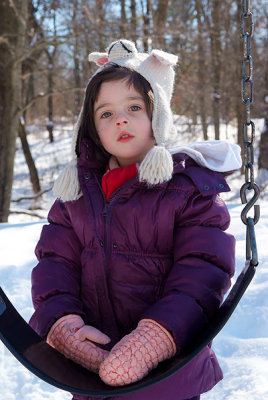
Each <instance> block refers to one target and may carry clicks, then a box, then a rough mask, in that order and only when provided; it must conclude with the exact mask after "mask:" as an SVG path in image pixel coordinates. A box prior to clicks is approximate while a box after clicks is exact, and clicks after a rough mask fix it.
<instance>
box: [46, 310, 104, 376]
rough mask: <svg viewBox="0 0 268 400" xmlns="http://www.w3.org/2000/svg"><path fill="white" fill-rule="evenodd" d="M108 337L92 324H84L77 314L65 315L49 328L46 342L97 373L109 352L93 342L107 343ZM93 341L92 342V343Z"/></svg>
mask: <svg viewBox="0 0 268 400" xmlns="http://www.w3.org/2000/svg"><path fill="white" fill-rule="evenodd" d="M109 341H110V338H109V337H108V336H106V335H105V334H104V333H102V332H101V331H99V330H98V329H96V328H94V327H93V326H89V325H85V324H84V321H83V320H82V318H81V317H79V315H73V314H70V315H66V316H64V317H62V318H60V319H59V320H58V321H57V322H55V324H54V325H53V326H52V328H51V329H50V331H49V333H48V336H47V343H48V344H49V345H50V346H52V347H54V348H55V349H56V350H58V351H59V352H60V353H62V354H64V355H65V357H67V358H70V359H71V360H73V361H75V362H76V363H77V364H80V365H82V366H83V367H85V368H87V369H89V370H90V371H93V372H96V373H98V371H99V366H100V364H101V362H102V361H103V360H104V359H105V358H106V357H107V355H108V354H109V352H108V351H106V350H103V349H101V348H100V347H98V346H97V345H96V344H95V343H99V344H106V343H109ZM93 342H94V343H93Z"/></svg>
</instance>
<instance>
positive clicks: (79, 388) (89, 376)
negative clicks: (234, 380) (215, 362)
mask: <svg viewBox="0 0 268 400" xmlns="http://www.w3.org/2000/svg"><path fill="white" fill-rule="evenodd" d="M255 270H256V266H255V265H252V263H251V262H247V263H246V266H245V267H244V269H243V270H242V272H241V273H240V275H239V276H238V278H237V280H236V282H235V284H234V285H233V287H232V289H231V291H230V292H229V295H228V296H227V297H226V299H225V301H224V302H223V304H222V305H221V307H220V309H219V310H218V312H217V314H216V315H215V317H214V318H213V320H211V321H210V323H209V324H207V326H206V327H205V328H204V329H203V330H201V331H200V332H198V334H197V335H196V338H195V339H194V340H193V341H192V342H191V344H190V345H189V346H188V347H187V348H186V349H185V350H184V352H183V353H182V354H180V355H178V356H177V357H173V358H172V359H170V360H167V361H164V362H162V363H160V364H159V366H158V367H157V368H156V369H154V370H153V371H151V372H150V373H149V374H148V375H147V376H146V377H145V378H143V379H142V380H141V381H139V382H136V383H133V384H131V385H126V386H122V387H111V386H108V385H106V384H105V383H103V382H102V381H101V379H100V378H99V376H98V375H97V374H94V373H92V372H90V371H88V370H86V369H85V368H83V367H81V366H79V365H77V364H75V363H74V362H72V361H71V360H69V359H67V358H65V357H64V356H63V355H62V354H60V353H59V352H57V351H56V350H55V349H53V348H52V347H51V346H49V345H48V344H47V343H46V342H45V341H44V340H43V339H42V338H41V337H40V336H39V335H38V334H37V333H36V332H35V331H34V330H33V329H32V328H31V327H30V326H29V325H28V324H27V323H26V321H25V320H24V319H23V318H22V316H21V315H20V314H19V313H18V312H17V310H16V309H15V308H14V306H13V305H12V304H11V302H10V301H9V299H8V298H7V296H6V295H5V293H4V291H3V290H2V289H1V287H0V339H1V340H2V342H3V343H4V345H5V346H6V347H7V348H8V349H9V350H10V351H11V353H12V354H13V355H14V356H15V357H16V358H17V359H18V360H19V361H20V362H21V363H22V364H23V365H24V366H25V367H26V368H27V369H29V370H30V371H31V372H32V373H34V374H35V375H36V376H38V377H39V378H40V379H42V380H44V381H46V382H47V383H49V384H51V385H53V386H55V387H57V388H59V389H62V390H66V391H68V392H72V393H76V394H80V395H87V396H92V397H104V398H105V397H113V396H118V395H121V396H122V395H124V394H127V393H130V392H134V391H138V390H140V389H142V388H145V387H147V386H150V385H152V384H154V383H156V382H158V381H160V380H162V379H165V378H167V377H168V376H170V375H171V374H173V373H175V372H176V371H178V370H179V369H180V368H182V367H183V366H184V365H186V364H187V363H188V362H189V361H190V360H192V359H193V358H194V357H195V356H196V355H197V354H198V353H199V352H200V351H201V350H202V349H203V348H204V347H205V346H206V345H208V344H209V343H210V342H211V341H212V340H213V338H214V337H215V336H216V335H217V334H218V333H219V332H220V330H221V329H222V328H223V326H224V325H225V324H226V322H227V321H228V319H229V318H230V316H231V314H232V313H233V311H234V310H235V308H236V306H237V305H238V303H239V301H240V299H241V297H242V295H243V294H244V292H245V290H246V289H247V287H248V285H249V284H250V282H251V280H252V278H253V276H254V274H255Z"/></svg>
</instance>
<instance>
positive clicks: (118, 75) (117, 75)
mask: <svg viewBox="0 0 268 400" xmlns="http://www.w3.org/2000/svg"><path fill="white" fill-rule="evenodd" d="M121 79H123V80H126V82H127V83H128V85H129V86H131V85H133V86H134V88H135V89H136V90H137V92H139V93H140V94H141V96H142V97H143V99H144V101H145V105H146V111H147V114H148V117H149V118H150V120H152V114H153V105H154V97H153V91H152V88H151V85H150V84H149V82H148V81H147V80H146V79H145V78H143V76H142V75H140V74H139V73H138V72H136V71H134V70H131V69H129V68H125V67H121V66H119V65H117V64H110V63H109V65H107V67H104V68H103V70H102V71H100V72H98V73H97V74H96V75H94V76H93V77H92V79H91V80H90V81H89V83H88V85H87V89H86V93H85V100H84V108H83V113H82V118H81V124H80V128H79V132H78V140H77V146H76V152H77V153H78V154H77V155H78V156H79V153H80V143H81V140H82V139H83V138H90V139H91V140H92V141H93V142H94V144H95V145H96V146H97V147H98V148H99V150H101V153H102V154H103V155H106V156H107V155H108V153H107V152H106V150H105V149H104V148H103V146H102V144H101V141H100V138H99V135H98V132H97V130H96V127H95V123H94V103H95V101H96V99H97V97H98V94H99V91H100V87H101V84H102V83H103V82H110V81H116V80H121Z"/></svg>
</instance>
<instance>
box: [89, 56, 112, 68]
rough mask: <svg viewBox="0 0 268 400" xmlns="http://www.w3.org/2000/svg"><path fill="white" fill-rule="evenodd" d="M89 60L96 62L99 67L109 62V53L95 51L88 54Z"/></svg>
mask: <svg viewBox="0 0 268 400" xmlns="http://www.w3.org/2000/svg"><path fill="white" fill-rule="evenodd" d="M88 61H93V62H95V63H96V64H97V65H98V66H99V67H101V66H102V65H104V64H106V63H107V62H108V54H107V53H98V52H93V53H90V54H89V55H88Z"/></svg>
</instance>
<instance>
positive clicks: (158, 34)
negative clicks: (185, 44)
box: [153, 0, 168, 50]
mask: <svg viewBox="0 0 268 400" xmlns="http://www.w3.org/2000/svg"><path fill="white" fill-rule="evenodd" d="M167 11H168V1H166V0H158V5H157V9H156V10H155V11H153V20H154V38H153V39H154V46H155V47H158V48H160V49H163V50H164V49H165V48H166V40H165V33H166V22H167Z"/></svg>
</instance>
